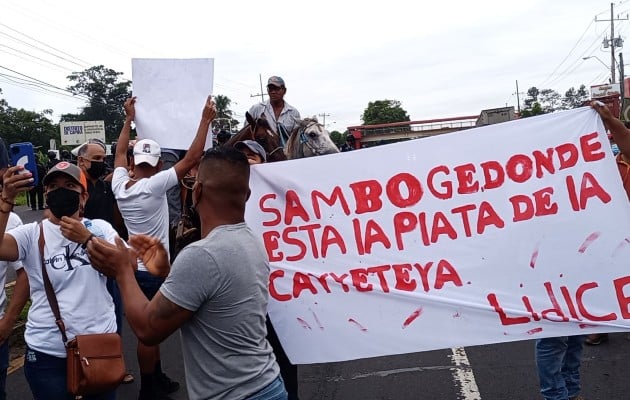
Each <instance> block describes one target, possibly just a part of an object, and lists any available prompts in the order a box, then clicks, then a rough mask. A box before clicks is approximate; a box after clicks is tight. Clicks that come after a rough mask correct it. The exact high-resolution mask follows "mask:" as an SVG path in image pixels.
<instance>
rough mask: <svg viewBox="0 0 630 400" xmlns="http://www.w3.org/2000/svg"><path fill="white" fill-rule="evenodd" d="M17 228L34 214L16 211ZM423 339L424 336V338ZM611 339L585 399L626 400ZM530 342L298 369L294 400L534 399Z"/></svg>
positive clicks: (179, 376) (174, 347)
mask: <svg viewBox="0 0 630 400" xmlns="http://www.w3.org/2000/svg"><path fill="white" fill-rule="evenodd" d="M18 212H19V214H20V216H21V217H22V219H23V220H24V222H29V221H31V220H33V219H35V218H39V217H40V216H38V215H37V214H40V212H37V211H30V210H21V209H18ZM429 334H431V333H430V332H427V335H429ZM626 336H627V334H625V333H616V334H611V339H610V342H609V343H606V344H603V345H600V346H597V347H586V348H585V351H584V358H583V367H582V375H583V377H582V382H583V394H584V396H585V398H586V399H587V400H623V399H630V379H629V377H630V372H628V368H627V366H628V363H629V362H630V341H628V340H627V339H626ZM123 339H124V350H125V357H126V361H127V365H128V367H129V369H130V370H131V371H132V372H133V373H134V374H135V375H136V376H138V366H137V362H136V357H135V349H136V346H135V340H134V338H133V335H132V334H131V331H130V330H129V328H128V327H127V326H126V327H125V333H124V334H123ZM179 341H180V338H179V334H177V333H176V334H174V335H173V336H172V337H170V338H169V339H168V340H167V341H166V342H165V343H164V344H163V345H162V360H163V364H164V367H165V370H166V372H167V373H168V374H169V375H170V376H171V377H173V378H175V379H176V380H179V381H180V382H181V383H182V389H180V391H179V392H177V393H175V394H174V395H172V398H173V399H174V400H182V399H187V394H186V390H185V387H184V386H185V385H184V368H183V362H182V358H181V351H180V342H179ZM533 346H534V343H533V341H521V342H514V343H505V344H499V345H488V346H474V347H467V348H465V349H459V350H457V351H455V350H452V349H446V350H439V351H431V352H424V353H413V354H404V355H398V356H390V357H379V358H370V359H364V360H357V361H351V362H342V363H329V364H317V365H305V366H300V368H299V379H300V398H301V399H302V400H342V399H343V400H346V399H350V400H354V399H366V400H372V399H374V400H381V399H383V400H385V399H392V400H393V399H396V400H417V399H429V400H438V399H439V400H504V399H505V400H531V399H539V398H540V396H539V395H538V380H537V377H536V368H535V364H534V357H533ZM138 390H139V382H138V381H136V382H135V383H133V384H130V385H123V386H121V387H120V389H119V390H118V399H122V400H131V399H135V398H137V392H138ZM7 394H8V398H9V399H10V400H13V399H15V400H23V399H30V398H31V397H30V392H29V391H28V386H27V384H26V381H25V379H24V374H23V370H22V369H18V370H16V371H15V372H14V373H12V374H10V375H9V377H8V379H7Z"/></svg>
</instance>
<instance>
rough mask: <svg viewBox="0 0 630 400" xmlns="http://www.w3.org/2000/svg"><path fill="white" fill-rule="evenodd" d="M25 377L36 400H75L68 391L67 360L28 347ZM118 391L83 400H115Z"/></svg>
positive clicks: (25, 357) (25, 358)
mask: <svg viewBox="0 0 630 400" xmlns="http://www.w3.org/2000/svg"><path fill="white" fill-rule="evenodd" d="M24 375H25V376H26V381H27V382H28V386H29V387H30V388H31V393H33V399H34V400H74V396H73V395H72V394H70V393H68V391H67V386H66V379H67V375H66V359H65V358H59V357H53V356H50V355H48V354H44V353H41V352H39V351H35V350H32V349H30V348H29V347H28V346H27V347H26V355H25V356H24ZM115 398H116V391H115V390H114V391H111V392H108V393H103V394H100V395H93V396H83V400H114V399H115Z"/></svg>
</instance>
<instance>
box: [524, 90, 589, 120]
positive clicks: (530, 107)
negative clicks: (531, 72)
mask: <svg viewBox="0 0 630 400" xmlns="http://www.w3.org/2000/svg"><path fill="white" fill-rule="evenodd" d="M588 98H589V93H588V91H587V90H586V86H584V85H580V87H579V88H578V89H577V90H576V89H575V88H573V87H571V88H569V90H567V91H566V92H565V94H564V96H561V95H560V94H559V93H558V92H556V91H555V90H553V89H540V90H539V89H538V88H536V87H535V86H534V87H531V88H529V90H527V97H526V98H525V101H524V105H525V107H524V108H523V110H521V118H526V117H532V116H534V115H540V114H548V113H552V112H555V111H559V110H569V109H572V108H577V107H581V106H582V104H583V103H584V102H585V101H586V100H588Z"/></svg>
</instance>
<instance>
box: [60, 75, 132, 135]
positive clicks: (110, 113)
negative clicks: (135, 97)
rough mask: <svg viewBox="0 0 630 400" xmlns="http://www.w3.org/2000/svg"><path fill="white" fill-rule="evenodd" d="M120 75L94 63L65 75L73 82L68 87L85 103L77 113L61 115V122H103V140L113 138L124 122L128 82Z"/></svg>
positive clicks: (128, 90) (128, 92)
mask: <svg viewBox="0 0 630 400" xmlns="http://www.w3.org/2000/svg"><path fill="white" fill-rule="evenodd" d="M122 74H123V73H122V72H116V71H114V70H113V69H110V68H106V67H104V66H103V65H98V66H96V67H91V68H88V69H86V70H84V71H81V72H74V73H72V74H71V75H69V76H68V80H70V82H74V85H72V86H68V90H69V91H71V92H72V93H73V94H75V95H77V96H82V97H84V98H86V99H87V100H86V101H87V105H86V106H85V107H84V108H83V110H82V111H81V112H80V113H79V114H64V115H62V116H61V121H101V120H102V121H105V137H106V139H107V141H108V142H112V141H114V140H116V138H118V134H119V133H120V130H121V128H122V126H123V124H124V122H125V112H124V110H123V104H124V102H125V100H126V99H127V98H128V97H130V96H131V91H130V88H131V81H129V80H126V79H123V78H122V77H121V75H122Z"/></svg>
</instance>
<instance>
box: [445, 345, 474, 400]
mask: <svg viewBox="0 0 630 400" xmlns="http://www.w3.org/2000/svg"><path fill="white" fill-rule="evenodd" d="M451 351H452V352H453V354H452V355H450V356H449V358H450V359H451V360H452V361H453V364H455V367H456V368H453V380H454V381H455V384H456V385H457V386H458V387H459V394H460V396H461V397H460V399H461V400H481V394H480V393H479V388H478V387H477V382H475V374H474V373H473V370H472V367H471V366H470V361H468V356H467V355H466V350H465V349H464V348H463V347H453V348H452V349H451Z"/></svg>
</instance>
